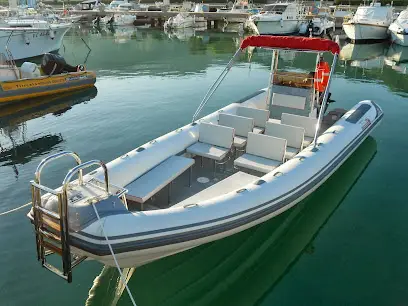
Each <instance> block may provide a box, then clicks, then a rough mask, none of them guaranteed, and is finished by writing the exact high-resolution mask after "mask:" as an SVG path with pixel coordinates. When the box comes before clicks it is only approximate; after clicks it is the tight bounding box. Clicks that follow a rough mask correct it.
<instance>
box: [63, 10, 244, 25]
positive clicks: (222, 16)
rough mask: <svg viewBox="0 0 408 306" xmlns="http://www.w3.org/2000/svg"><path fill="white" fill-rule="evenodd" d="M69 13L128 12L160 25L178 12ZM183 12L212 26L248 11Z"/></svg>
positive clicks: (79, 12) (239, 17) (94, 13)
mask: <svg viewBox="0 0 408 306" xmlns="http://www.w3.org/2000/svg"><path fill="white" fill-rule="evenodd" d="M70 13H71V14H75V15H84V16H88V17H90V18H96V17H98V16H99V17H104V16H109V15H114V14H129V15H135V16H137V18H138V19H147V20H149V21H150V23H151V24H155V25H156V24H157V25H161V24H162V23H163V22H164V21H166V20H167V19H169V18H170V17H174V16H176V15H177V14H179V13H180V12H177V11H133V10H129V11H120V12H118V11H113V10H103V11H94V10H72V11H70ZM184 13H185V14H188V15H192V16H196V17H204V18H205V19H206V20H207V22H208V23H209V25H210V24H214V27H215V26H216V25H217V24H218V23H219V22H232V20H233V22H237V20H240V22H244V21H245V20H246V19H247V18H248V17H249V15H250V14H248V13H228V12H201V13H196V12H184Z"/></svg>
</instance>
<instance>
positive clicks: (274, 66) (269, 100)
mask: <svg viewBox="0 0 408 306" xmlns="http://www.w3.org/2000/svg"><path fill="white" fill-rule="evenodd" d="M278 52H279V51H278V50H273V52H272V61H271V72H270V76H269V84H268V95H267V97H266V109H269V108H270V105H271V103H272V87H273V78H274V76H275V72H276V70H277V69H278V54H279V53H278Z"/></svg>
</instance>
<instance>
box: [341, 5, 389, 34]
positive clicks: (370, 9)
mask: <svg viewBox="0 0 408 306" xmlns="http://www.w3.org/2000/svg"><path fill="white" fill-rule="evenodd" d="M392 18H393V7H392V6H388V5H387V6H381V4H380V3H377V2H375V1H373V2H372V3H371V4H370V6H360V7H359V8H358V9H357V11H356V13H355V14H354V16H353V17H352V18H351V19H350V20H348V21H344V23H343V29H344V32H345V33H346V35H347V37H348V38H349V39H351V40H352V41H358V40H361V41H364V40H381V39H387V37H388V27H389V26H390V24H391V22H392Z"/></svg>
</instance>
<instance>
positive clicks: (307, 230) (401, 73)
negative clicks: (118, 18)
mask: <svg viewBox="0 0 408 306" xmlns="http://www.w3.org/2000/svg"><path fill="white" fill-rule="evenodd" d="M191 34H192V33H183V34H180V35H178V37H177V36H172V37H169V36H168V35H166V34H164V33H162V32H159V31H154V30H137V31H135V30H132V31H129V29H127V30H118V31H116V33H111V32H102V33H100V32H97V31H93V32H92V33H90V32H89V30H87V29H76V30H75V31H72V33H71V34H70V35H69V36H67V37H66V39H65V42H64V46H65V47H64V48H63V50H62V53H63V54H64V56H65V58H66V59H67V61H68V62H71V63H78V62H82V61H84V60H85V58H86V57H87V48H86V46H85V45H84V43H83V42H82V40H81V37H83V38H84V39H85V41H86V42H87V43H88V44H89V46H90V47H91V48H92V52H91V53H90V54H89V55H88V58H87V63H86V65H87V67H88V69H92V70H95V71H96V73H97V75H98V81H97V83H96V87H97V90H96V89H91V90H87V91H84V92H81V93H77V94H75V95H73V96H65V97H52V98H46V99H42V100H41V101H38V100H37V101H31V102H30V103H29V104H28V105H27V106H25V107H22V106H16V107H12V108H7V109H1V110H0V112H1V117H0V127H1V130H0V132H1V133H0V144H1V153H0V198H1V202H0V212H3V211H6V210H8V209H11V208H14V207H16V206H18V205H21V204H24V203H27V202H29V201H30V193H29V183H28V182H29V180H31V179H33V173H34V171H35V168H36V166H37V164H38V163H39V162H40V160H41V159H42V158H44V157H45V156H47V155H48V154H50V153H54V152H57V151H60V150H73V151H76V152H78V153H79V154H80V156H81V157H82V159H83V160H89V159H94V158H96V159H101V160H103V161H106V162H107V161H109V160H111V159H113V158H115V157H117V156H119V155H121V154H123V153H126V152H128V151H129V150H131V149H133V148H135V147H137V146H139V145H141V144H143V143H145V142H146V141H148V140H150V139H152V138H156V137H158V136H159V135H161V134H163V133H165V132H166V131H169V130H172V129H175V128H176V127H178V126H180V125H184V124H186V123H187V122H189V120H190V119H191V116H192V114H193V113H194V111H195V109H196V107H197V105H198V104H199V102H200V99H201V97H203V96H204V94H205V92H206V90H207V88H208V86H209V85H210V84H211V82H212V81H214V80H215V78H216V77H217V76H218V74H219V73H220V72H221V70H222V69H223V67H224V65H225V64H226V63H227V61H228V60H229V58H230V57H231V56H232V54H233V52H234V51H235V50H236V48H237V46H238V45H239V43H240V40H241V38H240V37H239V36H238V35H236V34H233V33H196V36H191ZM341 57H342V60H341V61H340V63H339V65H338V67H337V69H336V78H335V79H334V82H333V85H332V90H331V91H332V93H333V95H332V98H333V99H335V100H336V103H334V104H332V105H331V107H332V108H334V107H341V108H350V107H352V106H353V105H354V104H355V103H357V102H358V101H360V100H363V99H372V100H375V101H376V102H377V103H379V104H380V105H381V107H382V108H383V110H384V112H385V117H384V120H383V123H382V124H381V126H380V127H379V128H378V129H377V130H376V131H375V132H374V133H373V135H372V138H371V137H370V138H368V139H367V140H366V141H365V142H364V144H363V145H362V146H361V147H360V148H359V149H358V151H356V153H355V154H354V155H353V156H352V157H351V158H350V159H349V160H348V161H347V163H345V164H344V166H342V168H340V169H339V170H338V171H337V172H336V173H335V175H333V176H332V177H331V179H330V180H329V181H328V182H327V183H325V184H324V185H323V186H322V187H321V188H320V189H319V190H318V191H317V192H315V193H314V194H313V195H312V196H310V197H309V198H307V199H306V200H305V201H303V202H302V203H301V204H299V205H297V206H296V207H295V208H293V209H291V210H289V211H287V212H286V213H284V214H282V215H280V216H279V217H277V218H275V219H273V220H271V221H269V222H267V223H264V224H262V225H260V226H257V227H255V228H252V229H250V230H247V231H245V232H242V233H240V234H238V235H235V236H232V237H229V238H227V239H224V240H221V241H218V242H215V243H211V244H207V245H204V246H202V247H199V248H196V249H193V250H190V251H188V252H184V253H182V254H179V255H176V256H173V257H169V258H166V259H164V260H161V261H158V262H155V263H153V264H150V265H147V266H144V267H141V268H138V269H128V270H126V271H125V272H126V273H127V276H128V278H129V286H130V288H131V291H132V292H133V294H134V296H135V298H136V301H137V303H138V305H192V304H194V305H254V304H257V305H407V304H408V289H407V281H406V279H407V276H408V261H407V258H408V236H407V234H406V233H407V232H408V222H406V216H407V214H408V207H407V205H406V194H405V191H406V188H407V186H408V178H407V173H408V159H407V158H406V154H407V152H408V139H407V137H406V126H407V124H406V122H407V119H406V118H407V117H408V99H407V96H408V95H407V94H408V82H407V80H408V78H407V76H406V75H405V71H406V65H407V64H404V58H405V59H407V60H408V49H403V48H397V47H389V46H388V45H387V44H374V45H362V46H353V45H348V46H345V47H343V49H342V54H341ZM249 60H250V64H249V63H248V61H249ZM313 63H314V57H311V55H304V54H301V55H299V54H298V55H296V54H293V53H290V52H285V53H282V54H281V58H280V66H281V67H284V66H285V67H286V68H291V67H296V68H297V69H302V70H304V71H311V70H313ZM269 64H270V54H267V53H263V52H254V53H253V54H252V55H248V54H246V55H243V56H242V57H241V59H240V61H239V63H238V65H237V66H236V67H235V68H233V69H232V71H231V72H230V74H229V76H228V77H227V79H226V80H225V82H224V84H223V85H222V86H221V87H220V90H219V91H218V93H217V94H216V95H215V96H214V99H212V100H211V101H210V103H209V104H208V106H207V107H206V108H205V110H204V112H206V113H208V112H211V111H213V110H215V109H217V108H219V107H220V106H222V105H226V104H227V103H230V102H233V101H235V100H238V99H240V98H242V97H244V96H245V95H248V94H251V93H252V92H254V91H256V90H258V89H259V88H263V87H265V86H266V84H267V80H268V66H269ZM71 166H72V164H70V163H69V162H68V161H63V162H61V163H58V164H55V165H52V166H50V167H49V168H48V169H47V170H46V171H45V172H44V175H43V177H44V180H43V182H44V183H45V184H48V185H50V186H51V187H56V186H58V185H59V184H60V182H61V181H62V179H63V177H64V176H65V174H66V171H67V169H68V168H69V167H71ZM26 212H27V210H22V211H19V212H15V213H12V214H9V215H6V216H0V245H1V246H2V247H1V248H0V267H1V268H0V305H130V300H129V297H128V295H127V293H126V291H124V290H123V289H124V288H123V286H121V285H120V282H119V278H118V274H117V272H116V271H115V269H112V268H106V267H103V266H102V265H100V264H99V263H96V262H86V263H83V264H81V265H80V266H79V268H77V269H76V270H74V282H73V284H71V285H68V284H66V283H65V282H63V281H62V280H60V279H58V278H57V277H56V276H54V275H52V274H50V273H48V272H47V271H45V270H44V269H41V267H40V265H39V263H38V262H37V261H36V255H35V243H34V237H33V231H32V228H31V225H30V224H29V222H28V220H27V218H26V217H25V214H26Z"/></svg>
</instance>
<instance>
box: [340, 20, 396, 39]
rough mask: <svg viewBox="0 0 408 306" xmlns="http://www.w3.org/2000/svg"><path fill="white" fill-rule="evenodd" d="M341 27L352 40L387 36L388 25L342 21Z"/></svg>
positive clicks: (384, 37)
mask: <svg viewBox="0 0 408 306" xmlns="http://www.w3.org/2000/svg"><path fill="white" fill-rule="evenodd" d="M343 29H344V32H345V33H346V35H347V37H348V38H349V39H351V40H352V41H358V40H382V39H387V38H388V26H385V25H384V26H383V25H372V24H360V23H343Z"/></svg>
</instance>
